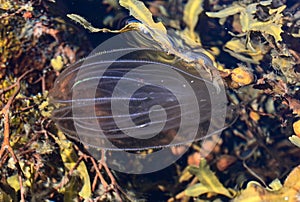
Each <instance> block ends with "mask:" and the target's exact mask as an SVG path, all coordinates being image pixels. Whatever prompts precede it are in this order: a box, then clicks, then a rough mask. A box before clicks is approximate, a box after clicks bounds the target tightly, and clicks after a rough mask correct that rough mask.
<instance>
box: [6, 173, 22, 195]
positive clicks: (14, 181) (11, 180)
mask: <svg viewBox="0 0 300 202" xmlns="http://www.w3.org/2000/svg"><path fill="white" fill-rule="evenodd" d="M7 183H8V184H9V186H11V187H12V188H14V190H15V191H16V192H17V191H19V190H20V183H19V179H18V174H15V175H12V176H10V177H8V178H7Z"/></svg>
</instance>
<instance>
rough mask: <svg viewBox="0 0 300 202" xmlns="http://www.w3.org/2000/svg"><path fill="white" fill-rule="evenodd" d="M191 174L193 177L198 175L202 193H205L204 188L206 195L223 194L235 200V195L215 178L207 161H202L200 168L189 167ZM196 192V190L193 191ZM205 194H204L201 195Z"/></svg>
mask: <svg viewBox="0 0 300 202" xmlns="http://www.w3.org/2000/svg"><path fill="white" fill-rule="evenodd" d="M189 172H190V173H191V174H192V175H196V177H197V178H198V179H199V181H200V183H201V186H200V185H198V186H199V187H198V189H199V190H200V191H204V190H205V189H204V188H202V186H204V187H206V190H207V192H205V193H213V194H222V195H224V196H227V197H229V198H233V196H234V193H231V192H229V191H228V190H227V189H226V188H225V187H224V186H223V185H222V184H221V182H220V181H219V179H218V178H217V177H216V176H215V174H214V173H213V172H212V171H211V170H210V168H209V166H208V164H207V163H206V160H205V159H202V160H201V162H200V165H199V168H197V167H195V166H190V167H189ZM193 191H194V190H193ZM200 194H203V193H202V192H201V193H199V195H200Z"/></svg>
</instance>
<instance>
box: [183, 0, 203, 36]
mask: <svg viewBox="0 0 300 202" xmlns="http://www.w3.org/2000/svg"><path fill="white" fill-rule="evenodd" d="M202 3H203V0H189V1H188V2H187V4H186V5H185V7H184V11H183V21H184V22H185V24H186V25H187V30H188V32H187V33H186V34H187V36H188V37H190V38H191V39H193V40H194V41H198V42H199V41H200V40H199V36H198V35H197V33H196V32H195V31H194V30H195V27H196V24H197V22H198V18H199V15H200V13H201V12H202V11H203V8H202Z"/></svg>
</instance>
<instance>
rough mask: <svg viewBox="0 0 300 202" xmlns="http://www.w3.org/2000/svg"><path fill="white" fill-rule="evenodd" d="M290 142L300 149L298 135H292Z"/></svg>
mask: <svg viewBox="0 0 300 202" xmlns="http://www.w3.org/2000/svg"><path fill="white" fill-rule="evenodd" d="M289 140H290V141H291V142H292V143H293V144H294V145H296V146H297V147H299V148H300V138H299V137H298V136H296V135H292V136H291V137H289Z"/></svg>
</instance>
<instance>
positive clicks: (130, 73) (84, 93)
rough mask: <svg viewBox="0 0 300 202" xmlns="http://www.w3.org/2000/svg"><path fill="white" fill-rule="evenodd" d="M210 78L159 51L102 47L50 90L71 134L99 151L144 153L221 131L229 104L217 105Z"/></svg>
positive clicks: (63, 124) (60, 119) (64, 127)
mask: <svg viewBox="0 0 300 202" xmlns="http://www.w3.org/2000/svg"><path fill="white" fill-rule="evenodd" d="M116 57H117V59H113V60H111V58H116ZM203 60H208V59H207V58H204V59H203ZM207 62H208V63H210V64H211V61H207ZM208 78H209V76H208V75H207V73H205V71H203V72H202V71H199V69H195V68H193V67H192V66H191V64H189V63H185V62H183V61H182V60H180V59H179V58H176V57H175V56H172V55H167V54H166V53H164V52H162V51H158V50H152V49H146V48H127V49H118V50H112V51H108V52H101V53H98V54H95V55H93V56H89V57H87V58H85V59H84V60H81V61H79V62H77V63H75V64H73V65H71V66H69V67H68V68H67V69H66V70H65V71H64V72H62V73H61V75H60V76H59V77H58V79H57V80H56V82H55V85H54V88H53V89H52V91H51V92H50V96H51V101H52V103H54V104H56V106H57V109H56V110H55V111H54V112H53V115H52V118H53V120H54V121H55V122H56V123H57V125H58V126H59V128H60V129H61V130H62V131H64V132H65V133H66V134H68V135H69V136H71V137H73V138H76V139H79V140H80V141H82V142H83V143H85V144H88V145H90V146H93V147H97V148H105V149H109V150H141V149H147V148H159V147H165V146H172V145H179V144H184V143H187V142H192V141H194V140H199V139H202V138H204V137H206V136H208V135H210V134H212V133H213V132H216V131H220V130H221V129H222V128H223V125H222V124H221V125H219V122H218V121H217V120H218V119H219V118H224V117H222V115H223V114H222V113H221V111H222V110H224V107H225V106H226V103H222V104H224V106H221V105H220V106H212V104H213V103H214V102H215V101H216V100H215V99H220V98H217V97H214V96H215V95H217V94H218V93H217V90H216V88H215V87H214V86H213V84H212V82H211V81H210V80H209V79H208ZM223 98H224V96H223V97H222V99H223ZM220 110H221V111H220ZM218 113H219V114H218ZM212 120H213V121H212ZM214 123H217V124H214Z"/></svg>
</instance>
